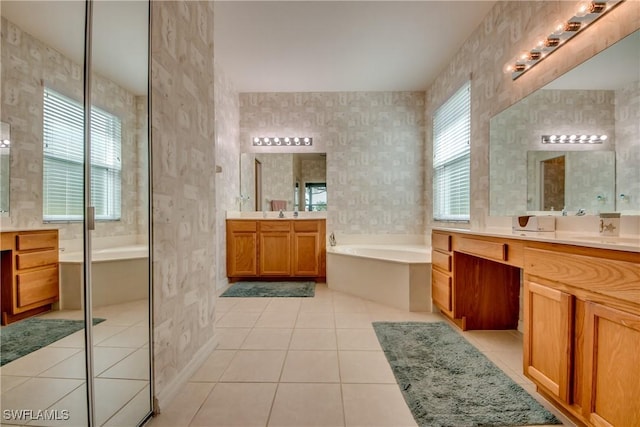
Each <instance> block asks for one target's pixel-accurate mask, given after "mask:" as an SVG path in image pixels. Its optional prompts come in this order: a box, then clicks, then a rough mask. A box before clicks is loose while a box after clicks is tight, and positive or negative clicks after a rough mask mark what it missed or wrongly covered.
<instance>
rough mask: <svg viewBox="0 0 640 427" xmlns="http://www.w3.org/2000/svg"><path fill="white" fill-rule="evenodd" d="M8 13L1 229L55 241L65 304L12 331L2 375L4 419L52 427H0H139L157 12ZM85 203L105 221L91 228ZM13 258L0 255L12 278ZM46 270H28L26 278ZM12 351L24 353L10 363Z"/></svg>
mask: <svg viewBox="0 0 640 427" xmlns="http://www.w3.org/2000/svg"><path fill="white" fill-rule="evenodd" d="M0 8H1V9H0V11H1V13H2V46H1V51H2V62H1V65H2V74H1V76H2V100H1V102H2V108H1V109H0V110H1V115H2V117H1V121H2V122H3V134H4V128H5V126H4V123H6V124H8V125H9V126H10V138H9V139H10V149H7V150H5V151H2V148H0V155H2V156H3V157H2V159H1V160H2V174H0V175H1V176H0V184H1V185H2V191H1V193H0V194H1V195H2V200H4V198H5V195H6V194H9V197H8V203H9V204H10V206H8V207H7V208H4V207H0V210H3V211H4V210H6V211H8V213H7V214H6V215H5V216H3V217H2V218H1V220H2V226H3V229H2V231H3V232H5V231H6V230H9V229H10V230H20V232H22V231H24V232H33V231H36V230H42V229H55V230H57V233H58V240H57V241H55V239H54V240H53V241H54V242H55V243H51V247H49V246H46V247H45V249H47V250H48V252H47V253H46V256H47V259H51V260H53V261H51V262H52V264H51V267H48V268H49V270H50V271H53V272H54V273H56V274H55V275H54V274H51V276H47V282H46V283H44V280H41V281H40V282H39V284H38V285H36V287H37V286H40V287H47V284H49V283H54V285H57V286H54V285H52V286H51V288H52V289H53V288H55V291H56V293H55V298H56V301H55V303H54V304H53V306H52V307H47V310H43V312H37V313H27V314H28V317H27V316H26V315H25V316H24V317H26V318H16V319H15V322H12V323H10V324H8V325H6V326H2V340H3V351H2V356H3V357H2V368H1V369H0V373H1V379H0V380H1V382H2V392H1V393H2V395H1V406H2V408H3V409H5V410H22V411H24V410H33V411H34V412H33V414H37V413H38V412H37V411H48V412H47V413H46V414H48V415H46V414H45V415H46V416H48V417H54V418H52V419H48V418H47V419H46V421H42V419H40V421H37V420H29V419H24V418H20V417H19V416H18V415H15V416H14V415H11V416H9V417H8V418H7V417H4V418H3V420H2V422H3V425H4V424H5V423H6V424H9V425H13V424H16V425H25V424H28V425H65V426H86V425H91V426H134V425H139V424H140V423H141V422H142V421H143V420H144V419H145V418H146V417H148V416H149V415H150V413H151V408H152V390H151V387H152V385H151V345H150V339H149V337H150V332H151V324H150V304H151V298H150V289H151V287H150V277H149V270H150V268H149V267H150V264H149V226H150V215H149V212H150V211H149V157H148V154H149V134H148V113H149V111H148V70H149V66H148V64H149V61H148V52H149V2H148V1H138V0H132V1H90V2H84V1H29V2H25V1H2V4H1V6H0ZM87 11H92V13H91V14H88V13H87ZM87 16H89V17H90V21H89V24H90V25H86V26H85V24H86V18H87ZM87 29H90V30H91V32H90V33H87V32H86V31H87ZM86 40H90V41H91V44H90V45H91V51H90V53H91V55H90V58H91V61H90V62H89V63H88V66H89V69H88V70H87V69H85V58H89V56H85V53H86V52H85V41H86ZM85 71H89V72H90V74H86V73H85ZM87 83H88V84H89V88H90V89H91V91H90V97H85V95H86V94H87V92H85V90H86V89H87V87H86V84H87ZM89 99H90V100H91V106H90V108H85V103H86V101H87V100H89ZM87 110H90V111H87ZM89 115H90V119H91V125H90V127H88V129H89V136H90V138H85V136H86V135H85V130H86V129H87V126H86V124H87V121H86V119H87V116H89ZM3 138H4V136H3ZM89 141H90V144H89ZM5 155H6V156H7V157H6V160H5V157H4V156H5ZM87 159H90V161H87ZM7 161H8V163H10V165H11V167H10V168H8V167H7V168H5V162H7ZM87 177H90V179H88V178H87ZM9 187H10V188H11V191H10V192H8V190H7V188H9ZM87 188H90V189H91V191H90V193H91V194H90V195H88V194H87V193H86V189H87ZM88 200H90V203H91V205H93V206H94V207H95V211H96V215H95V217H96V224H95V229H93V230H92V231H89V232H87V231H86V230H85V226H86V224H88V223H89V221H88V220H87V215H85V212H86V211H85V206H86V205H88ZM3 239H4V237H3ZM40 244H44V243H40ZM49 244H50V243H49V242H47V245H49ZM88 248H90V249H91V251H87V250H85V249H88ZM57 249H59V251H58V253H55V252H56V250H57ZM11 251H13V252H14V253H15V252H16V251H15V250H13V248H12V249H11V250H10V251H7V250H6V248H5V247H3V248H2V267H3V269H4V268H5V260H6V259H11V257H12V256H13V255H12V254H8V252H11ZM20 268H22V267H18V268H17V269H18V270H19V269H20ZM25 268H26V267H25ZM44 271H45V270H44V269H39V266H36V267H34V269H33V270H29V271H28V272H27V273H18V274H22V276H20V280H22V279H24V280H25V282H26V277H27V274H31V275H33V274H36V275H37V274H44V273H43V272H44ZM87 273H89V274H87ZM54 278H55V280H54ZM7 285H8V286H17V285H15V281H14V282H13V283H12V280H11V279H9V280H6V279H5V272H4V271H3V280H2V287H3V289H2V292H3V295H5V289H6V288H5V286H7ZM20 286H22V284H21V285H20ZM21 289H22V287H20V288H19V290H21ZM31 290H32V291H33V292H36V291H38V289H31ZM3 314H4V306H3ZM3 324H4V322H3ZM90 325H91V326H90ZM10 331H11V332H10ZM15 331H18V332H15ZM16 333H18V334H22V335H15V334H16ZM16 336H18V337H21V338H16ZM8 337H11V338H8ZM8 341H15V343H16V346H15V347H16V348H18V349H19V350H21V351H19V352H17V353H15V354H13V355H12V356H11V358H10V359H6V358H5V356H6V355H7V353H5V344H7V343H8ZM17 413H18V412H15V413H13V412H12V413H11V414H17ZM23 416H24V413H23ZM26 416H30V415H29V414H27V415H26Z"/></svg>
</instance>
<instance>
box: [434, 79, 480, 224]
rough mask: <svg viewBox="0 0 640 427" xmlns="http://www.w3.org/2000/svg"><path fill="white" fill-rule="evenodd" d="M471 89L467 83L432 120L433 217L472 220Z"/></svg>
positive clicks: (441, 219)
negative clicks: (470, 179)
mask: <svg viewBox="0 0 640 427" xmlns="http://www.w3.org/2000/svg"><path fill="white" fill-rule="evenodd" d="M470 92H471V88H470V82H467V83H465V84H464V86H462V87H461V88H460V89H458V91H457V92H456V93H455V94H454V95H453V96H452V97H451V98H449V99H448V100H447V102H445V103H444V104H443V105H442V106H441V107H440V108H438V110H437V111H436V112H435V114H434V117H433V217H434V219H435V220H439V221H468V220H469V190H470V187H469V176H470V158H471V155H470V147H469V140H470V136H471V93H470Z"/></svg>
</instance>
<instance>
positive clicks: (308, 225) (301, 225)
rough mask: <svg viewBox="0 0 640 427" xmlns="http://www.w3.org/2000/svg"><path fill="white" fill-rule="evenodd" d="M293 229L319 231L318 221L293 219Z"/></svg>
mask: <svg viewBox="0 0 640 427" xmlns="http://www.w3.org/2000/svg"><path fill="white" fill-rule="evenodd" d="M293 231H302V232H305V231H306V232H309V231H320V222H318V221H293Z"/></svg>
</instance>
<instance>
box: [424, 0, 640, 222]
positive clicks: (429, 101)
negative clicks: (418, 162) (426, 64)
mask: <svg viewBox="0 0 640 427" xmlns="http://www.w3.org/2000/svg"><path fill="white" fill-rule="evenodd" d="M575 7H576V3H575V2H568V1H558V0H549V1H522V2H516V1H513V2H498V3H497V4H496V5H495V7H494V8H493V9H492V10H491V11H490V12H489V14H488V15H487V16H486V18H485V19H484V20H483V22H482V23H481V24H480V26H479V27H478V28H477V29H476V30H475V31H474V32H473V34H472V35H471V36H470V37H469V39H467V41H466V42H465V43H464V44H463V45H462V47H461V48H460V50H459V51H458V52H457V53H456V54H455V55H454V56H453V58H452V60H451V61H450V63H449V64H448V65H447V66H446V67H445V68H444V70H443V71H442V73H440V75H438V77H437V78H436V80H435V82H434V83H433V84H432V85H431V86H430V87H429V89H428V90H427V97H426V109H425V113H426V115H425V122H426V129H427V132H426V158H427V159H430V158H431V157H432V152H431V147H432V132H431V126H432V124H431V117H432V115H433V112H434V111H435V110H436V109H437V108H438V107H439V106H440V105H441V104H442V103H443V102H444V101H445V100H446V99H447V98H448V97H449V96H450V95H451V94H452V93H453V92H455V90H456V89H458V88H459V87H460V86H461V85H462V83H463V82H465V81H467V80H468V79H469V78H470V76H471V227H472V228H474V227H480V226H483V225H484V224H485V223H486V218H487V216H488V213H489V120H490V119H491V117H493V116H494V115H496V114H497V113H499V112H500V111H502V110H504V109H505V108H507V107H508V106H510V105H511V104H513V103H515V102H517V101H518V100H520V99H522V98H524V97H525V96H526V95H528V94H530V93H531V92H533V91H534V90H536V89H538V88H540V87H542V86H544V85H545V84H546V83H548V82H550V81H551V80H553V79H554V78H556V77H558V76H560V75H561V74H563V73H565V72H566V71H568V70H569V69H571V68H573V67H574V66H576V65H578V64H580V63H582V62H583V61H585V60H586V59H588V58H590V57H591V56H593V55H594V54H595V53H597V52H599V51H601V50H603V49H605V48H606V47H607V46H610V45H611V44H613V43H615V42H616V41H618V40H620V39H621V38H623V37H624V36H626V35H628V34H630V33H632V32H633V31H634V30H636V29H638V28H639V27H640V2H638V1H637V0H632V1H627V2H624V3H622V4H621V5H620V6H618V7H617V8H616V9H614V10H612V11H611V12H610V13H608V14H607V15H605V16H604V17H602V18H601V19H600V20H599V21H598V22H596V23H595V24H593V25H592V26H590V27H589V28H587V29H586V30H585V31H584V33H582V34H580V35H579V36H577V37H575V38H574V39H572V40H571V41H570V42H569V43H567V44H566V45H564V46H563V47H562V48H560V49H559V50H558V51H557V52H555V53H554V54H553V55H550V56H549V57H548V58H546V59H545V60H544V61H542V62H541V63H540V64H538V65H536V67H534V68H532V69H531V70H530V71H529V72H527V73H526V74H524V75H523V76H522V77H520V78H519V79H518V80H516V81H512V80H511V75H510V74H507V73H504V71H503V69H504V66H505V65H506V64H507V63H508V62H509V61H510V60H511V59H512V58H514V57H515V56H516V55H517V54H518V53H519V52H521V51H523V50H527V49H529V48H531V46H534V44H535V39H536V38H537V37H538V35H539V34H544V33H545V32H549V30H548V29H549V27H550V26H551V25H552V23H553V22H554V21H555V20H556V19H558V18H563V17H568V16H572V15H573V12H574V9H575ZM425 176H426V191H427V194H430V193H431V188H432V179H431V176H432V169H431V164H430V162H427V166H426V174H425ZM426 199H427V205H428V206H427V209H426V212H427V225H444V224H443V223H435V222H434V221H433V215H432V212H433V208H432V206H431V202H430V200H431V198H430V197H428V196H427V197H426Z"/></svg>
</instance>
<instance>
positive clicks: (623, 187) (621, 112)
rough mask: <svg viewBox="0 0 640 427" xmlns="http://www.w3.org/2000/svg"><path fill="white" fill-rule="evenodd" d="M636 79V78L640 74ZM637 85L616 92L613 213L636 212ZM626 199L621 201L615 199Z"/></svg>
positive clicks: (639, 196)
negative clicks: (614, 202)
mask: <svg viewBox="0 0 640 427" xmlns="http://www.w3.org/2000/svg"><path fill="white" fill-rule="evenodd" d="M638 73H639V77H640V71H639V72H638ZM638 135H640V81H638V82H636V83H633V84H630V85H629V86H627V87H625V88H623V89H620V90H617V91H616V168H617V170H616V190H617V191H616V192H617V193H618V194H617V195H618V199H617V205H616V206H617V210H618V211H622V212H625V211H627V212H629V211H632V212H635V213H636V214H637V213H638V211H640V167H639V165H640V141H639V140H638V138H639V137H638ZM620 194H625V195H626V196H627V197H626V198H625V199H624V200H622V199H620V197H619V195H620Z"/></svg>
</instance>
